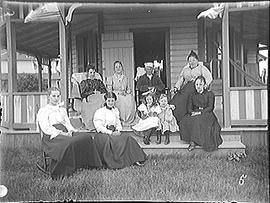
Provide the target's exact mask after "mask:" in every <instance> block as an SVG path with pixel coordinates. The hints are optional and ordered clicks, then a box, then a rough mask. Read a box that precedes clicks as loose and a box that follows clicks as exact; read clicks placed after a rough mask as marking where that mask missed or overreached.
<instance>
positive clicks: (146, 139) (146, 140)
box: [143, 136, 150, 145]
mask: <svg viewBox="0 0 270 203" xmlns="http://www.w3.org/2000/svg"><path fill="white" fill-rule="evenodd" d="M143 143H144V144H146V145H150V142H149V139H148V137H147V136H144V137H143Z"/></svg>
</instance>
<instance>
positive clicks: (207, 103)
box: [179, 76, 222, 151]
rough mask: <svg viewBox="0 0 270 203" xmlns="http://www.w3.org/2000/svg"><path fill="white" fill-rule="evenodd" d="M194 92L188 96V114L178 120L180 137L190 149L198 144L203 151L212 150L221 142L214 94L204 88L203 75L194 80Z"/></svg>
mask: <svg viewBox="0 0 270 203" xmlns="http://www.w3.org/2000/svg"><path fill="white" fill-rule="evenodd" d="M195 89H196V92H194V93H192V94H191V95H190V96H189V98H188V108H187V111H188V114H187V115H185V116H184V117H183V119H182V120H181V121H180V125H179V127H180V135H181V139H182V140H184V141H187V142H189V143H190V145H189V147H188V150H189V151H191V150H193V149H194V148H195V146H196V145H200V146H201V147H202V148H203V149H204V150H205V151H213V150H216V149H217V148H218V146H219V145H220V144H221V143H222V138H221V136H220V131H221V127H220V125H219V123H218V120H217V117H216V116H215V114H214V112H213V110H214V104H215V95H214V93H213V92H211V91H208V90H207V89H206V81H205V78H204V77H203V76H199V77H197V78H196V80H195Z"/></svg>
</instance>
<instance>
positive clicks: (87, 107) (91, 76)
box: [80, 65, 107, 131]
mask: <svg viewBox="0 0 270 203" xmlns="http://www.w3.org/2000/svg"><path fill="white" fill-rule="evenodd" d="M87 68H88V78H87V79H86V80H83V81H82V82H81V83H80V88H81V95H82V99H84V98H85V99H86V102H82V106H81V116H82V121H83V123H84V124H85V127H86V129H88V130H90V131H91V130H95V127H94V124H93V117H94V113H95V111H96V110H97V109H99V108H100V107H102V106H103V103H104V100H103V97H104V94H105V93H106V92H107V89H106V87H105V85H104V83H103V82H102V81H101V80H100V79H97V78H96V77H95V67H94V66H92V65H88V66H87Z"/></svg>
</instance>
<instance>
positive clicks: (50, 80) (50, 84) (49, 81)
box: [48, 59, 52, 88]
mask: <svg viewBox="0 0 270 203" xmlns="http://www.w3.org/2000/svg"><path fill="white" fill-rule="evenodd" d="M51 87H52V60H51V59H49V64H48V88H51Z"/></svg>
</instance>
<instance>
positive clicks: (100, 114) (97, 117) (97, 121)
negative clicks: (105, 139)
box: [93, 109, 112, 135]
mask: <svg viewBox="0 0 270 203" xmlns="http://www.w3.org/2000/svg"><path fill="white" fill-rule="evenodd" d="M105 118H106V115H105V112H104V111H102V109H98V110H97V111H96V112H95V114H94V119H93V123H94V126H95V128H96V130H97V132H101V133H105V134H109V135H111V134H112V131H111V130H108V129H107V128H106V126H105Z"/></svg>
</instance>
